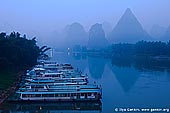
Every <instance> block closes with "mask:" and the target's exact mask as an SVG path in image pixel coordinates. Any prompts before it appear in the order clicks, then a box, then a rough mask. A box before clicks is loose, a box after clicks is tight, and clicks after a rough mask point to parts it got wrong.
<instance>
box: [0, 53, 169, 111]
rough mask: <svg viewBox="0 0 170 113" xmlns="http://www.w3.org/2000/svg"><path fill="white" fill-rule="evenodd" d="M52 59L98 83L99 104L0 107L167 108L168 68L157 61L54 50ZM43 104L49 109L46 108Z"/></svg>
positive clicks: (11, 105) (72, 109)
mask: <svg viewBox="0 0 170 113" xmlns="http://www.w3.org/2000/svg"><path fill="white" fill-rule="evenodd" d="M51 60H53V61H57V62H59V63H71V64H72V65H73V67H74V68H78V69H79V70H81V71H82V72H83V73H84V74H87V75H88V77H89V82H90V83H94V82H95V83H96V84H99V85H101V86H102V99H101V104H99V105H98V104H94V105H93V103H86V104H85V107H86V108H85V109H83V110H81V106H84V103H78V104H77V103H75V104H74V105H73V104H70V105H69V104H68V103H66V104H64V105H62V104H61V105H60V104H57V103H56V104H55V103H53V104H52V103H49V104H48V103H39V104H37V105H36V106H35V105H32V104H25V106H26V107H25V106H24V105H23V104H15V106H14V104H9V103H8V104H7V103H4V105H1V109H2V110H7V109H9V111H11V112H16V111H18V112H20V111H21V112H22V111H23V112H25V111H24V107H25V108H27V109H26V111H27V113H29V112H35V111H36V112H38V113H39V112H48V113H49V112H50V113H56V112H57V113H61V112H62V113H70V112H78V113H80V112H81V113H84V112H85V113H89V112H92V113H93V112H95V113H113V112H116V110H119V111H121V110H129V109H131V108H132V109H131V110H132V111H135V109H139V110H141V109H142V108H146V109H151V108H159V109H165V108H170V102H169V100H170V73H169V72H170V71H169V69H168V68H167V67H166V68H164V67H163V68H162V67H161V63H159V62H157V63H156V64H155V63H153V62H152V61H151V62H150V61H148V60H145V61H141V62H140V63H139V62H137V61H135V62H134V61H131V59H128V58H127V59H126V60H123V59H114V58H113V59H112V60H111V59H107V58H103V57H89V56H86V55H82V54H74V55H72V54H68V53H57V52H55V53H54V56H53V58H52V59H51ZM132 62H133V63H132ZM151 64H153V65H151ZM154 66H155V67H154ZM158 67H159V68H158ZM44 104H45V105H44ZM23 106H24V107H23ZM44 106H46V107H48V109H45V107H44ZM63 106H64V107H63ZM75 106H80V109H76V108H75ZM95 106H97V107H95ZM21 107H22V109H21ZM54 108H57V109H54ZM77 108H78V107H77ZM88 108H89V109H88ZM10 109H11V110H10ZM43 110H44V111H43ZM7 111H8V110H7ZM21 112H20V113H21ZM140 112H141V111H140Z"/></svg>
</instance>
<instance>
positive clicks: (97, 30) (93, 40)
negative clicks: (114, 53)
mask: <svg viewBox="0 0 170 113" xmlns="http://www.w3.org/2000/svg"><path fill="white" fill-rule="evenodd" d="M107 45H108V41H107V40H106V37H105V32H104V30H103V28H102V24H98V23H97V24H94V25H92V27H91V28H90V31H89V40H88V47H89V48H91V49H100V48H104V47H106V46H107Z"/></svg>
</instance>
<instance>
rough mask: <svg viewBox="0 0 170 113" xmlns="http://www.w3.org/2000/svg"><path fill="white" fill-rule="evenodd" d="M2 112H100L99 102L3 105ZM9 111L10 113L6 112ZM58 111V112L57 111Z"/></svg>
mask: <svg viewBox="0 0 170 113" xmlns="http://www.w3.org/2000/svg"><path fill="white" fill-rule="evenodd" d="M4 106H5V107H4V109H5V110H4V112H5V113H6V112H10V113H16V111H17V112H19V111H20V112H21V111H22V112H24V113H25V112H26V113H35V112H38V113H39V112H41V113H56V112H60V113H65V112H70V113H72V112H81V113H84V112H87V111H93V112H96V113H97V112H98V113H99V112H100V111H101V109H102V108H101V102H100V101H99V102H60V103H59V102H58V103H57V102H46V103H40V102H35V103H31V102H30V103H8V102H7V103H5V104H4ZM9 109H10V111H8V110H9ZM58 110H59V111H58Z"/></svg>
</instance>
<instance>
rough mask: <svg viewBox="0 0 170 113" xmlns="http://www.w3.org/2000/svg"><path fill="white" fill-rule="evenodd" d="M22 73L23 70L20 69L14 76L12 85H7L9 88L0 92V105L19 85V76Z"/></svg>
mask: <svg viewBox="0 0 170 113" xmlns="http://www.w3.org/2000/svg"><path fill="white" fill-rule="evenodd" d="M23 74H24V71H20V72H19V73H18V74H17V75H18V76H16V77H17V78H16V81H15V82H14V83H13V85H12V86H9V88H7V89H5V90H3V91H1V92H0V105H1V104H2V103H3V102H5V101H6V100H7V98H8V97H9V96H11V95H13V94H14V93H15V91H16V89H17V88H18V86H19V83H20V81H21V77H22V75H23Z"/></svg>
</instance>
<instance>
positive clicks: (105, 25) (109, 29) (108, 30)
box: [102, 21, 112, 38]
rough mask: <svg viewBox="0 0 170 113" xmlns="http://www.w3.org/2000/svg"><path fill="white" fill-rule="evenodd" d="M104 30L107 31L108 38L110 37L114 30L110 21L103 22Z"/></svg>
mask: <svg viewBox="0 0 170 113" xmlns="http://www.w3.org/2000/svg"><path fill="white" fill-rule="evenodd" d="M102 27H103V30H104V32H105V35H106V38H108V36H109V34H110V32H111V31H112V26H111V24H110V23H109V22H106V21H105V22H103V23H102Z"/></svg>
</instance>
